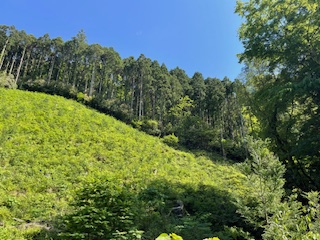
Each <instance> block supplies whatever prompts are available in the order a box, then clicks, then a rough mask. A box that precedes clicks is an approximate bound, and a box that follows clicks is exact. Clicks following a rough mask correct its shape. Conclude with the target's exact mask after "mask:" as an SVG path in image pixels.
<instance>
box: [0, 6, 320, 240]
mask: <svg viewBox="0 0 320 240" xmlns="http://www.w3.org/2000/svg"><path fill="white" fill-rule="evenodd" d="M236 13H237V14H239V15H240V16H241V17H242V18H243V20H244V21H243V24H242V26H241V27H240V29H239V37H240V40H241V41H242V43H243V46H244V52H243V53H241V54H239V59H240V61H241V62H243V63H244V64H245V67H244V69H243V71H242V73H241V74H240V75H239V77H238V79H235V80H230V79H228V78H227V77H225V78H224V79H217V78H206V79H204V77H203V75H202V74H201V73H199V72H196V73H194V75H193V76H192V77H190V76H188V75H187V74H186V73H185V71H184V70H183V69H181V68H179V67H176V68H174V69H170V70H169V69H167V67H166V66H165V64H160V63H159V62H157V61H156V60H152V59H149V58H147V57H146V56H144V55H143V54H141V55H140V56H139V57H138V58H137V59H135V58H134V57H128V58H124V59H122V58H121V57H120V55H119V54H118V53H117V52H116V51H115V50H114V49H113V48H110V47H104V46H101V45H99V44H88V42H87V38H86V35H85V32H84V31H82V30H81V31H80V32H79V33H78V34H77V35H76V36H75V37H73V38H72V39H71V40H68V41H63V40H62V38H60V37H58V38H54V39H52V38H50V36H49V34H45V35H44V36H42V37H39V38H36V37H34V36H33V35H30V34H27V33H26V32H25V31H23V30H18V29H16V28H15V27H14V26H5V25H1V26H0V50H1V53H0V87H5V88H13V89H15V88H18V89H21V90H27V91H37V92H44V93H47V94H54V95H60V96H63V97H66V98H71V99H73V100H76V101H78V102H79V103H82V104H84V105H86V106H88V107H90V108H93V109H96V110H98V111H99V112H102V113H106V114H108V115H112V116H114V117H115V118H117V119H118V120H121V121H123V122H125V123H126V124H130V125H131V126H133V127H134V128H136V129H138V130H141V131H144V132H145V133H147V134H149V135H153V136H154V137H156V138H161V139H162V141H163V142H165V143H166V144H168V145H170V146H171V147H174V148H176V149H180V150H185V151H193V152H197V151H201V152H202V153H203V154H204V153H205V155H208V156H217V154H219V155H220V156H221V159H222V160H220V161H223V162H224V164H229V165H230V166H232V167H235V168H236V169H237V170H238V171H241V172H242V174H244V175H246V176H247V178H248V181H249V182H250V181H251V184H249V183H245V181H243V182H242V183H241V187H240V188H241V191H242V190H243V189H245V188H248V189H251V188H253V189H256V191H253V192H250V197H248V198H241V197H239V196H232V199H234V202H232V204H233V203H234V204H235V205H231V204H230V206H229V207H230V208H232V209H233V208H235V209H236V210H234V209H233V210H231V211H234V214H235V215H232V216H230V215H228V214H229V213H230V212H228V211H227V210H226V215H223V214H222V213H220V215H221V216H223V217H225V218H228V217H230V219H229V220H230V222H228V221H225V222H223V223H221V224H222V226H225V228H224V229H222V228H219V227H218V226H217V225H216V224H214V221H216V220H217V219H216V217H217V216H216V215H215V214H214V213H213V212H212V211H213V210H212V209H205V210H203V209H202V210H203V211H202V210H201V211H200V212H201V214H200V212H197V210H195V209H196V208H197V207H200V206H201V204H200V203H199V205H196V204H195V205H194V206H192V207H190V206H189V209H187V210H188V212H190V215H188V217H189V218H188V221H191V222H189V223H190V224H191V225H189V226H192V224H195V226H196V224H200V223H201V220H199V219H202V220H204V219H205V220H204V221H203V222H202V223H205V224H208V225H206V226H207V227H208V229H211V232H210V231H209V230H208V231H209V232H210V233H211V234H216V235H217V236H218V235H219V237H220V238H221V239H252V238H255V239H317V238H319V234H320V233H319V231H320V223H319V218H318V216H319V211H320V209H319V194H318V191H319V189H320V177H319V176H320V162H319V157H320V134H319V133H320V110H319V105H320V94H319V93H320V5H319V3H318V2H317V1H315V0H301V1H291V0H284V1H278V0H268V1H267V0H258V1H256V0H250V1H238V2H237V7H236ZM8 91H9V90H8ZM10 91H11V90H10ZM13 92H14V91H12V92H11V93H12V94H14V93H13ZM5 94H7V93H6V92H3V93H2V95H3V96H5ZM3 96H1V103H2V102H4V101H2V100H3V99H4V98H3ZM12 101H13V100H12ZM6 104H8V102H7V103H6ZM62 104H63V103H62ZM9 105H10V104H9ZM7 107H11V106H7ZM13 107H14V105H13V106H12V108H13ZM9 113H10V109H9V110H7V113H1V114H2V115H1V122H0V124H1V125H0V129H1V130H2V139H3V140H5V141H7V140H8V139H7V136H8V134H9V133H10V132H9V133H8V131H7V130H6V129H5V124H8V123H7V122H5V119H6V118H7V116H9V115H10V114H9ZM17 114H18V113H17ZM26 121H28V120H27V119H26ZM30 128H31V126H30ZM5 130H6V131H5ZM10 131H11V130H10ZM12 131H13V130H12ZM97 131H99V130H97ZM119 131H121V130H119ZM9 138H10V137H9ZM150 139H151V138H150ZM146 141H151V140H146ZM0 147H1V148H0V150H1V151H3V153H2V152H1V157H2V158H4V159H6V156H7V155H6V154H8V155H10V154H9V153H6V151H4V150H3V149H6V148H8V146H6V145H4V144H3V145H0ZM7 151H8V150H7ZM100 157H101V158H102V160H103V161H105V160H106V159H105V158H106V157H105V156H98V159H100ZM119 158H121V157H119ZM211 158H212V157H211ZM217 158H219V157H217ZM213 159H214V157H213ZM219 159H220V158H219ZM103 161H102V162H103ZM213 161H214V160H213ZM191 165H192V164H190V171H192V170H191V169H192V166H191ZM2 166H3V168H5V166H6V165H5V164H2ZM181 178H182V179H183V177H181ZM241 178H242V177H241ZM212 181H214V179H213V180H212ZM241 181H242V180H241ZM95 184H98V186H95V187H96V188H98V189H99V187H103V186H104V185H103V183H101V182H97V183H95ZM247 185H248V186H247ZM250 185H251V186H250ZM139 186H140V185H139ZM141 186H142V185H141ZM244 186H246V187H244ZM113 188H115V189H113ZM227 188H228V189H229V186H228V187H227ZM242 188H243V189H242ZM112 189H113V190H114V191H113V192H111V193H112V194H120V195H121V194H123V193H122V191H124V192H126V191H127V190H125V189H124V188H123V189H119V188H117V187H115V186H113V187H112ZM91 190H92V189H91ZM91 190H90V189H85V190H84V191H83V192H82V194H80V195H79V198H78V202H76V203H74V204H75V205H74V206H78V207H81V203H80V202H81V201H84V200H83V199H81V198H89V196H91V195H92V196H93V197H97V199H96V200H97V201H98V202H97V204H98V205H99V204H101V202H99V201H101V200H100V197H101V196H98V195H99V194H107V193H106V192H103V191H101V192H99V194H98V193H97V192H95V193H90V191H91ZM180 190H181V189H180ZM92 191H93V190H92ZM159 191H160V190H159ZM195 191H196V190H195ZM197 191H200V190H199V189H197ZM228 191H229V190H228ZM232 191H235V190H232ZM243 191H244V190H243ZM248 191H252V190H248ZM129 192H130V191H129ZM133 192H134V193H135V194H138V193H139V194H140V192H139V191H138V190H135V191H133ZM160 192H161V191H160ZM235 192H236V191H235ZM197 193H199V192H197ZM95 194H98V195H95ZM150 194H151V193H150ZM157 194H160V193H159V192H158V193H157ZM161 194H162V193H161ZM166 194H168V193H166ZM170 194H171V193H170ZM170 194H169V195H170ZM120 195H119V196H120ZM182 195H183V194H182V193H181V192H180V195H179V197H180V200H181V199H182V198H183V197H182ZM236 195H237V194H236ZM239 195H241V194H239ZM121 196H122V195H121ZM223 196H225V195H223ZM109 197H111V198H112V197H114V196H112V195H111V196H109ZM126 197H128V198H130V196H126ZM131 197H132V196H131ZM87 200H88V199H87ZM96 200H94V199H93V200H92V201H96ZM170 200H172V199H170ZM189 200H190V199H189ZM88 201H89V200H88ZM183 201H184V202H188V200H186V199H183ZM210 201H213V200H212V199H207V200H206V202H205V203H204V202H203V204H209V205H210ZM89 202H90V201H89ZM129 202H131V201H129ZM164 202H165V201H164ZM82 203H83V202H82ZM142 203H143V204H147V202H144V201H141V204H142ZM3 204H4V203H3ZM6 204H7V203H6ZM77 204H79V205H77ZM119 204H120V205H121V203H119ZM128 204H129V203H128ZM157 204H160V203H157ZM7 205H8V204H7ZM7 205H3V206H7ZM195 206H196V207H195ZM95 207H97V209H99V206H95ZM125 207H126V209H127V208H130V206H129V205H128V206H125ZM79 209H80V208H79ZM137 209H138V208H135V210H137ZM159 209H161V208H160V207H159ZM167 210H168V209H167ZM216 210H217V205H215V208H214V211H216ZM229 210H230V209H229ZM159 211H160V210H159ZM161 211H163V212H161ZM161 211H160V213H161V214H160V215H159V216H161V217H162V219H166V221H168V225H163V231H166V230H168V231H175V232H176V233H179V230H178V229H177V228H170V227H168V226H169V225H170V224H172V222H170V221H171V220H168V219H167V218H166V217H165V214H164V212H165V211H164V208H163V209H162V210H161ZM192 211H193V212H192ZM205 211H207V214H209V215H210V214H213V215H211V217H209V215H208V216H207V217H206V216H205ZM138 212H139V211H138ZM155 212H157V211H155ZM191 212H192V213H194V215H193V214H192V213H191ZM157 213H158V212H157ZM196 213H197V214H198V215H197V214H196ZM74 214H75V215H73V218H72V217H71V220H70V219H69V220H65V221H67V222H68V221H69V222H68V224H69V223H70V224H69V225H68V224H64V225H63V226H64V227H66V226H69V229H67V230H66V234H62V235H61V234H60V235H59V236H60V237H65V238H67V237H68V236H69V237H70V236H71V235H72V234H71V233H70V232H68V231H73V230H74V231H75V232H74V233H76V231H78V230H79V229H77V228H76V219H77V217H78V220H79V219H80V220H81V217H80V215H81V211H80V210H79V211H78V212H75V213H74ZM77 214H78V215H77ZM132 214H133V215H134V213H132ZM138 215H139V216H142V215H143V214H142V213H141V212H139V214H138ZM138 215H135V216H138ZM1 216H2V218H3V219H5V218H6V217H3V216H5V214H2V215H0V217H1ZM150 216H151V215H150ZM150 216H148V217H150ZM159 216H158V217H159ZM195 216H197V218H196V220H195V219H191V220H190V217H195ZM212 216H214V217H212ZM130 219H131V218H130ZM146 219H147V218H145V220H144V221H147V220H146ZM235 219H236V220H235ZM80 220H79V221H80ZM82 220H83V219H82ZM131 220H132V221H133V219H131ZM131 220H130V221H131ZM140 220H141V219H140ZM140 220H137V219H135V221H138V222H139V221H140ZM158 220H159V219H158ZM0 221H3V220H1V219H0ZM72 221H75V222H72ZM141 222H143V221H142V220H141V221H140V223H141ZM169 222H170V224H169ZM72 224H74V225H72ZM181 224H182V225H181V226H186V225H185V224H186V223H185V222H184V223H181ZM205 224H204V225H205ZM129 225H130V224H129ZM129 225H128V226H129ZM142 225H143V224H142ZM142 225H141V224H140V225H134V226H135V227H139V228H140V227H142V228H143V230H144V231H146V232H148V231H149V230H147V228H146V226H142ZM170 226H171V225H170ZM197 226H198V225H197ZM198 227H199V228H201V227H200V226H198ZM214 228H216V230H214ZM140 229H141V228H140ZM96 230H97V231H98V227H97V229H96ZM157 230H159V231H161V230H160V229H157ZM155 231H156V230H155V229H151V230H150V232H152V234H153V235H149V236H148V237H149V238H150V239H152V238H155V237H156V236H155V235H156V233H155ZM223 231H224V232H223ZM222 232H223V233H222ZM67 233H69V235H68V234H67ZM182 233H183V231H182ZM70 234H71V235H70ZM81 234H82V233H81ZM81 234H80V233H79V234H78V235H77V236H76V235H72V236H71V237H73V238H75V239H76V237H78V238H79V239H83V237H84V236H87V238H88V239H103V238H101V236H100V238H99V236H98V235H97V236H96V235H94V234H93V233H92V234H93V235H92V236H91V238H90V237H88V236H90V235H81ZM150 234H151V233H150ZM158 234H160V232H159V233H158ZM67 235H68V236H67ZM133 235H134V234H133V233H132V235H130V236H129V235H128V236H127V237H128V238H129V239H131V238H132V239H135V238H134V237H133ZM151 236H152V237H151ZM197 236H198V238H199V239H202V237H209V236H208V235H205V234H204V235H203V236H202V235H201V236H200V235H197ZM211 236H213V235H211ZM279 236H281V237H280V238H278V237H279ZM123 237H124V236H123ZM184 237H185V238H186V239H192V238H194V236H193V237H192V234H191V232H190V233H189V232H188V233H185V235H184ZM107 239H108V238H107ZM115 239H125V238H120V237H119V238H115ZM136 239H138V237H136ZM147 239H148V238H147Z"/></svg>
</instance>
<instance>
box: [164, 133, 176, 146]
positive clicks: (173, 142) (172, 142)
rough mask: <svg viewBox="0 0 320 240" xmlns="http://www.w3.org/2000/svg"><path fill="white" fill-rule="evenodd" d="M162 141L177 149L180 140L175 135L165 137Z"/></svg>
mask: <svg viewBox="0 0 320 240" xmlns="http://www.w3.org/2000/svg"><path fill="white" fill-rule="evenodd" d="M162 141H163V142H164V143H166V144H168V145H169V146H171V147H177V146H178V144H179V138H178V137H177V136H176V135H174V134H170V135H167V136H164V137H163V139H162Z"/></svg>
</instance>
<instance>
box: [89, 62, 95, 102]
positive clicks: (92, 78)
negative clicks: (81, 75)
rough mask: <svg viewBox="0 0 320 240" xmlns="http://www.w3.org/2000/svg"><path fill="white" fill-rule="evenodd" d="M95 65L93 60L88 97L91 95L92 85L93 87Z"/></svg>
mask: <svg viewBox="0 0 320 240" xmlns="http://www.w3.org/2000/svg"><path fill="white" fill-rule="evenodd" d="M95 65H96V64H95V62H93V66H92V75H91V82H90V89H89V97H91V96H92V94H93V87H94V80H95V68H96V66H95Z"/></svg>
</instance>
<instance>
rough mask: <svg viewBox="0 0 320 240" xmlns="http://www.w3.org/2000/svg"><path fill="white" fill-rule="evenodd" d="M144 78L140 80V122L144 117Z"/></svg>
mask: <svg viewBox="0 0 320 240" xmlns="http://www.w3.org/2000/svg"><path fill="white" fill-rule="evenodd" d="M142 79H143V77H142V76H141V80H140V97H139V120H141V117H142V106H143V99H142V94H143V90H142V87H143V80H142Z"/></svg>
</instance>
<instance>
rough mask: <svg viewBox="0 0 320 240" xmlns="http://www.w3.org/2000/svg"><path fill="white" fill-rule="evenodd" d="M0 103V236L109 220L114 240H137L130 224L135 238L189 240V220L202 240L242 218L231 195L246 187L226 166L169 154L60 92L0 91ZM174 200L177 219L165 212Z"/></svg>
mask: <svg viewBox="0 0 320 240" xmlns="http://www.w3.org/2000/svg"><path fill="white" fill-rule="evenodd" d="M0 100H1V101H0V139H1V141H0V156H1V158H0V181H1V186H2V187H1V188H0V218H1V219H0V222H1V223H3V226H2V227H1V228H0V236H1V239H6V238H7V239H27V238H29V237H27V236H31V234H32V237H33V238H35V239H50V238H53V239H56V238H58V237H57V236H58V234H60V237H62V236H63V237H66V238H67V237H71V235H72V234H75V235H74V236H72V237H73V238H80V237H81V236H85V234H87V233H89V234H92V231H91V230H90V229H96V230H97V231H96V233H97V234H102V233H106V232H107V231H109V230H108V229H110V228H109V227H110V226H111V229H112V230H110V231H111V232H112V233H114V235H112V237H114V238H115V239H121V238H125V237H128V238H133V239H134V238H136V239H138V238H139V234H140V232H137V231H136V230H137V229H139V230H141V231H144V233H143V235H142V238H144V237H145V238H147V239H155V238H156V237H157V236H158V235H159V233H160V232H162V231H167V232H176V231H175V230H179V231H180V232H181V233H185V234H187V235H185V239H187V240H188V239H190V240H191V239H194V236H195V234H196V233H197V232H196V231H192V227H193V226H198V227H201V228H202V229H203V232H206V233H207V234H206V237H208V236H212V234H210V232H209V230H210V231H213V228H215V230H217V231H220V230H223V226H224V225H229V226H233V225H240V227H241V225H242V224H243V223H242V222H241V221H239V215H238V214H237V213H236V212H235V209H236V207H235V206H234V204H233V203H232V202H233V200H232V199H235V198H241V197H245V196H247V193H248V192H249V188H248V187H245V186H243V182H244V180H245V177H244V175H242V174H241V173H240V172H239V171H238V170H236V169H235V168H234V167H232V166H231V165H227V164H222V165H221V164H216V163H214V162H213V161H212V160H211V159H209V158H207V157H204V156H198V157H196V156H195V155H193V154H191V153H185V152H181V151H177V150H174V149H172V148H170V147H168V146H167V145H166V144H164V143H162V142H161V140H159V138H157V137H152V136H149V135H147V134H145V133H143V132H139V131H137V130H135V129H133V128H131V127H129V126H127V125H125V124H123V123H121V122H119V121H116V120H115V119H114V118H112V117H109V116H105V115H103V114H101V113H98V112H96V111H93V110H90V109H88V108H87V107H85V106H83V105H81V104H79V103H77V102H75V101H71V100H66V99H64V98H62V97H57V96H50V95H46V94H39V93H32V92H23V91H17V90H8V89H0ZM98 179H100V180H101V179H108V180H109V182H104V181H100V180H99V181H98ZM109 184H110V185H109ZM99 196H104V197H103V199H102V198H100V197H99ZM106 199H113V200H112V201H106ZM178 200H180V201H182V202H183V204H184V206H185V207H184V210H185V212H184V215H183V217H182V218H180V217H178V215H179V214H176V213H173V211H172V208H174V207H175V204H176V202H177V201H178ZM137 201H138V203H137ZM81 204H83V205H81ZM105 206H109V207H108V208H106V207H105ZM104 213H106V214H107V213H108V214H109V217H108V218H107V217H106V215H105V214H104ZM115 213H117V214H116V215H115ZM119 213H120V214H119ZM121 214H122V215H121ZM188 214H190V215H188ZM118 215H119V216H118ZM120 216H123V217H124V218H119V217H120ZM14 219H17V220H14ZM61 219H65V220H64V221H62V222H61ZM67 220H68V221H67ZM91 220H92V221H93V222H92V221H91ZM109 220H112V221H114V222H115V223H116V224H114V225H109V223H108V222H109ZM77 221H79V222H81V223H83V225H82V224H79V225H77ZM94 221H96V224H93V223H95V222H94ZM27 224H28V225H27ZM85 225H86V226H87V227H85ZM89 225H90V226H89ZM116 225H117V226H118V227H119V225H121V226H120V227H119V228H117V227H114V226H116ZM26 226H27V227H26ZM80 226H81V229H82V230H81V229H80ZM24 227H25V228H24ZM64 227H66V231H65V232H61V230H62V229H64ZM67 229H68V230H67ZM72 229H75V230H76V231H74V232H73V231H72ZM83 230H85V232H82V231H83ZM117 230H118V231H117ZM200 230H201V229H200ZM200 230H199V233H200V232H201V231H202V230H201V231H200ZM125 232H126V233H125ZM180 232H177V234H179V233H180ZM203 232H202V233H203ZM202 233H201V234H202ZM64 234H65V235H64ZM108 234H109V233H108ZM92 235H93V236H96V235H94V234H92ZM140 235H141V234H140Z"/></svg>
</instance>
